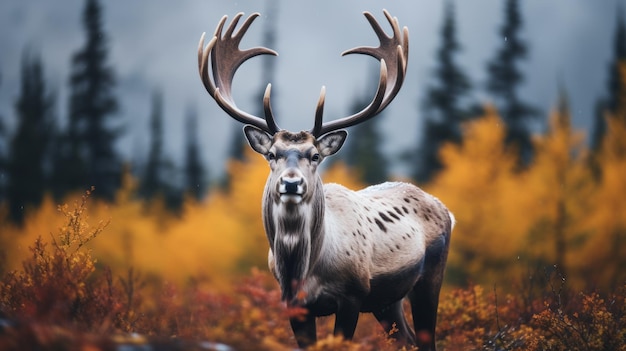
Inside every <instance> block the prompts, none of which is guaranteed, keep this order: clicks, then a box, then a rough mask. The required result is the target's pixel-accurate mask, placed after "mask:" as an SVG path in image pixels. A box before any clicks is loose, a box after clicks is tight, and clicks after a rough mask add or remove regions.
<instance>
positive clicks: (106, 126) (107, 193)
mask: <svg viewBox="0 0 626 351" xmlns="http://www.w3.org/2000/svg"><path fill="white" fill-rule="evenodd" d="M83 26H84V29H85V34H86V37H85V45H84V47H83V48H81V49H80V50H79V51H78V52H76V53H75V54H74V55H73V57H72V67H71V77H70V103H69V105H70V106H69V126H68V132H67V137H66V140H64V142H65V143H67V144H68V145H66V146H65V147H66V148H67V150H66V155H64V158H65V161H66V162H68V163H69V164H68V165H67V167H69V168H68V169H65V170H63V171H64V172H68V173H69V174H66V176H68V180H69V181H70V183H69V184H68V187H69V188H70V190H78V189H80V188H85V187H89V186H95V188H96V192H95V193H94V195H95V196H97V197H100V198H105V199H107V200H113V198H114V195H115V192H116V190H117V189H118V188H119V186H120V183H121V172H122V167H121V160H120V156H119V155H118V153H117V151H116V150H115V147H114V145H115V141H116V139H117V138H118V137H119V136H120V134H121V130H120V129H119V127H115V126H113V125H112V121H113V118H112V117H115V116H116V115H115V113H116V112H117V110H118V102H117V99H116V97H115V95H114V93H113V89H114V88H115V77H114V72H113V69H112V67H111V66H109V65H108V64H107V56H108V47H107V44H108V36H107V35H106V33H105V32H104V30H103V28H102V27H103V25H102V8H101V6H100V4H99V3H98V1H97V0H86V4H85V8H84V12H83Z"/></svg>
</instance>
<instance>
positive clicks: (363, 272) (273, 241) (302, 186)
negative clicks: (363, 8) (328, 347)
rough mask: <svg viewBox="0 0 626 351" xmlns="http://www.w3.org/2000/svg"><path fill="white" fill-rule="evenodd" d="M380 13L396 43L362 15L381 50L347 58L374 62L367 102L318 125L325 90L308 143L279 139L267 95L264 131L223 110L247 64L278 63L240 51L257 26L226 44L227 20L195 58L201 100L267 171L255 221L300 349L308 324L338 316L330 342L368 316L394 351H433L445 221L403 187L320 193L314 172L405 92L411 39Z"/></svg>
mask: <svg viewBox="0 0 626 351" xmlns="http://www.w3.org/2000/svg"><path fill="white" fill-rule="evenodd" d="M384 13H385V16H386V17H387V19H388V21H389V23H390V24H391V26H392V29H393V36H391V37H389V36H387V35H386V34H385V33H384V31H383V30H382V29H381V27H380V25H379V24H378V22H376V20H375V19H374V17H373V16H372V15H371V14H369V13H367V12H366V13H365V16H366V18H367V19H368V21H369V22H370V24H371V25H372V28H373V29H374V31H375V32H376V34H377V35H378V38H379V39H380V46H379V47H377V48H370V47H359V48H355V49H352V50H349V51H347V52H346V53H347V54H349V53H361V54H366V55H369V56H372V57H374V58H377V59H378V60H379V61H380V62H381V70H380V80H379V85H378V90H377V92H376V96H375V97H374V99H373V101H372V102H371V103H370V105H368V106H367V107H366V108H364V109H363V110H362V111H360V112H358V113H356V114H353V115H351V116H348V117H344V118H340V119H337V120H334V121H331V122H327V123H322V114H323V106H324V98H325V90H324V88H322V93H321V94H320V99H319V101H318V105H317V110H316V113H315V124H314V127H313V129H312V130H310V131H302V132H298V133H293V132H289V131H286V130H281V129H280V128H278V126H277V125H276V122H275V121H274V117H273V114H272V109H271V106H270V88H271V86H270V85H268V87H267V89H266V92H265V96H264V99H263V105H264V112H265V118H264V119H263V118H260V117H257V116H253V115H250V114H248V113H246V112H244V111H241V110H239V109H238V108H237V107H236V105H235V103H234V101H233V99H232V96H231V83H232V82H231V81H232V78H233V76H234V74H235V71H236V69H237V68H238V67H239V66H240V65H241V64H242V63H243V62H245V61H246V60H247V59H249V58H251V57H254V56H256V55H260V54H273V55H275V54H276V53H275V52H273V51H271V50H269V49H267V48H253V49H248V50H243V51H242V50H239V48H238V45H239V43H240V41H241V39H242V37H243V35H244V34H245V32H246V30H247V29H248V27H249V26H250V24H251V23H252V21H253V20H254V18H256V17H257V16H258V14H254V15H252V16H250V17H249V18H248V19H247V20H246V21H245V22H244V24H243V25H242V28H241V29H240V30H239V31H238V32H236V33H235V27H236V25H237V22H238V20H239V18H240V17H241V14H238V15H237V16H236V17H235V19H234V20H233V22H232V24H231V25H230V26H229V27H228V29H227V30H226V33H225V34H224V35H222V30H223V27H224V24H225V21H226V17H224V18H223V19H222V21H220V24H219V25H218V27H217V29H216V32H215V35H214V37H213V38H212V39H211V41H210V42H209V44H208V45H207V46H206V48H204V49H203V43H204V35H203V36H202V38H201V41H200V44H199V48H198V67H199V71H200V76H201V78H202V81H203V83H204V85H205V87H206V89H207V91H208V92H209V94H210V95H211V96H212V97H213V98H214V99H215V100H216V102H217V103H218V104H219V105H220V106H221V107H222V108H223V109H224V111H226V112H227V113H228V114H229V115H231V116H232V117H233V118H235V119H237V120H239V121H241V122H243V123H245V124H246V126H245V127H244V134H245V136H246V138H247V140H248V143H249V144H250V146H251V147H252V149H253V150H255V151H256V152H258V153H259V154H261V155H263V156H264V157H265V158H266V160H267V161H268V163H269V167H270V170H271V172H270V175H269V177H268V179H267V183H266V186H265V191H264V193H263V213H262V216H263V223H264V227H265V232H266V235H267V239H268V242H269V247H270V250H269V254H268V263H269V268H270V270H271V272H272V273H273V274H274V276H275V278H276V280H277V281H278V283H279V285H280V289H281V295H282V299H283V300H284V301H285V302H286V303H287V305H288V306H297V307H304V308H306V309H307V311H308V313H307V314H306V316H305V317H304V318H303V319H302V318H300V317H292V318H291V319H290V323H291V327H292V329H293V331H294V334H295V337H296V340H297V342H298V345H299V346H301V347H306V346H308V345H310V344H311V343H314V342H315V341H316V325H315V318H316V317H317V316H325V315H330V314H335V315H336V320H335V334H340V335H343V336H344V337H346V338H352V336H353V334H354V330H355V328H356V324H357V320H358V317H359V313H360V312H372V313H373V314H374V316H375V317H376V319H377V320H378V321H379V322H380V324H381V325H382V326H383V327H384V328H385V330H386V331H387V332H390V331H391V330H392V329H393V330H395V331H396V332H395V333H394V334H393V335H392V336H393V337H394V338H396V339H397V340H398V341H399V342H400V343H402V344H411V345H417V346H419V348H420V350H428V349H435V338H434V335H435V326H436V319H437V306H438V301H439V291H440V289H441V284H442V281H443V273H444V269H445V264H446V259H447V256H448V249H449V245H450V235H451V232H452V228H453V226H454V217H453V216H452V214H451V213H450V212H449V211H448V210H447V209H446V208H445V206H444V205H443V204H442V203H441V202H440V201H439V200H437V199H436V198H434V197H433V196H431V195H429V194H427V193H425V192H424V191H422V190H421V189H419V188H418V187H416V186H414V185H411V184H408V183H400V182H395V183H394V182H388V183H383V184H379V185H375V186H370V187H368V188H365V189H363V190H360V191H352V190H349V189H347V188H345V187H343V186H341V185H338V184H326V185H324V184H323V183H322V180H321V178H320V176H319V174H318V172H317V169H318V166H319V165H320V163H321V162H322V161H323V160H324V159H325V158H326V157H328V156H331V155H333V154H335V153H336V152H337V151H339V149H340V148H341V147H342V146H343V143H344V141H345V139H346V137H347V132H346V131H345V130H342V128H346V127H349V126H352V125H355V124H358V123H361V122H363V121H365V120H367V119H369V118H372V117H373V116H375V115H376V114H378V113H379V112H380V111H382V110H383V109H384V108H385V107H386V106H387V105H388V104H389V103H390V102H391V100H393V98H394V97H395V95H396V94H397V93H398V91H399V89H400V86H401V85H402V82H403V80H404V76H405V74H406V62H407V58H408V56H407V55H408V30H407V29H406V27H405V28H404V30H403V31H402V32H401V31H400V29H399V25H398V21H397V19H396V18H392V17H391V15H389V13H388V12H387V11H384ZM220 58H224V60H221V59H220ZM209 61H210V62H211V68H212V69H211V71H212V74H213V79H211V77H210V76H209V71H210V69H209ZM405 297H408V299H409V300H410V302H411V312H412V315H413V326H414V330H415V332H414V331H413V330H411V328H410V327H409V326H408V323H407V321H406V318H405V316H404V312H403V308H402V301H403V299H404V298H405ZM394 328H395V329H394Z"/></svg>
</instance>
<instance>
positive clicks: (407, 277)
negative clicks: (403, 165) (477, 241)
mask: <svg viewBox="0 0 626 351" xmlns="http://www.w3.org/2000/svg"><path fill="white" fill-rule="evenodd" d="M324 190H325V191H324V194H323V196H324V198H323V199H315V201H324V202H325V204H326V205H325V207H323V208H317V211H323V213H314V212H313V211H311V212H310V214H309V215H308V216H310V217H308V218H314V217H313V216H320V217H323V218H324V223H323V224H322V225H321V226H319V227H317V228H316V229H317V230H306V229H304V230H302V231H300V232H299V233H298V234H297V235H298V239H297V240H298V243H300V242H302V243H307V244H308V243H311V246H312V247H311V248H310V249H307V250H303V251H304V255H302V256H301V258H300V259H302V260H308V261H309V262H308V263H307V264H306V265H305V266H307V267H308V269H307V271H306V272H302V273H299V274H295V275H294V274H293V272H291V271H289V270H286V269H285V267H289V262H276V260H277V258H276V257H275V256H274V254H273V252H275V251H277V247H280V249H278V251H280V252H279V255H278V259H282V260H284V259H285V257H290V255H291V254H292V253H294V251H297V250H300V249H302V248H301V247H299V246H295V245H293V246H290V245H291V244H292V243H293V239H292V238H291V236H292V235H293V234H290V233H288V232H278V231H274V232H272V231H271V229H270V230H269V231H267V232H268V237H270V239H269V240H270V243H271V242H274V245H273V246H272V248H271V249H270V253H269V265H270V270H271V271H272V273H274V275H275V276H276V277H277V279H278V280H279V281H281V286H282V287H283V296H284V298H285V299H286V300H287V301H292V302H291V303H295V304H300V305H302V306H305V307H307V308H308V309H309V311H310V313H312V314H314V315H317V316H322V315H328V314H333V313H336V312H337V310H338V306H337V301H339V300H340V299H342V298H343V297H345V296H351V297H352V298H353V299H355V301H357V303H358V304H359V310H360V311H361V312H374V311H378V310H380V309H383V308H385V307H387V306H389V305H391V304H393V303H395V302H397V301H398V300H401V299H402V298H404V297H405V296H406V295H407V294H408V293H409V291H411V289H412V288H413V286H415V284H416V283H417V281H418V280H419V279H420V278H422V277H424V276H425V275H426V276H427V275H428V274H429V273H430V274H431V275H432V273H433V272H432V269H433V267H436V265H437V263H438V262H437V261H441V259H440V258H444V259H445V255H446V250H447V247H448V245H447V244H448V242H449V236H450V230H451V218H450V215H449V214H448V212H447V210H446V209H445V207H444V206H443V205H442V204H441V203H440V202H439V201H438V200H436V199H435V198H433V197H432V196H430V195H428V194H426V193H424V192H423V191H421V190H420V189H418V188H417V187H415V186H413V185H410V184H407V183H384V184H381V185H377V186H371V187H369V188H366V189H364V190H361V191H357V192H354V191H351V190H348V189H346V188H345V187H343V186H341V185H337V184H327V185H325V186H324ZM355 204H359V205H360V206H355ZM266 206H267V203H266ZM301 206H302V207H308V208H309V209H311V210H312V209H313V208H316V207H317V206H303V205H301ZM274 210H278V211H280V210H281V209H279V208H275V209H274ZM270 213H273V211H269V212H266V214H267V215H269V214H270ZM305 213H306V212H304V213H303V215H304V214H305ZM287 216H290V215H287ZM431 218H432V219H431ZM268 220H271V221H280V220H285V221H292V220H293V218H292V217H288V218H280V216H276V217H273V218H265V221H268ZM270 227H273V225H270ZM266 230H267V225H266ZM307 236H308V237H307ZM285 237H287V238H288V239H284V238H285ZM281 241H286V242H287V243H288V244H287V245H284V247H281V246H283V244H282V243H281ZM316 245H318V246H319V247H316ZM282 250H284V251H282ZM427 251H428V253H427ZM306 252H317V253H318V254H317V255H311V254H309V255H306ZM299 254H300V253H298V255H299ZM444 261H445V260H444ZM289 283H292V284H289ZM293 283H295V284H293ZM294 285H295V287H297V289H298V290H297V291H294V290H293V287H294ZM390 286H393V287H394V289H389V287H390Z"/></svg>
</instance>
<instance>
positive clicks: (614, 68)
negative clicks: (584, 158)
mask: <svg viewBox="0 0 626 351" xmlns="http://www.w3.org/2000/svg"><path fill="white" fill-rule="evenodd" d="M624 62H626V23H624V11H623V10H622V9H621V8H620V10H619V11H618V12H617V21H616V25H615V34H614V37H613V59H612V61H611V62H610V63H609V65H608V80H607V92H608V95H607V96H606V97H605V98H604V99H600V100H599V101H598V102H597V104H596V116H595V119H594V121H593V126H592V137H591V146H592V149H593V150H594V151H598V150H599V148H600V146H601V145H602V139H603V137H604V134H605V133H606V121H605V117H606V113H607V112H608V113H611V114H615V113H616V112H617V108H618V106H619V94H620V91H622V88H623V87H622V84H623V83H622V80H621V78H620V64H622V63H624Z"/></svg>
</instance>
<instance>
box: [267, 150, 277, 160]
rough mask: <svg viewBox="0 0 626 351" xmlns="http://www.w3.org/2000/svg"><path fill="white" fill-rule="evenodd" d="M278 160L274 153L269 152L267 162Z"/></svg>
mask: <svg viewBox="0 0 626 351" xmlns="http://www.w3.org/2000/svg"><path fill="white" fill-rule="evenodd" d="M275 159H276V155H275V154H274V153H273V152H268V153H267V160H268V161H272V160H275Z"/></svg>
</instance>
